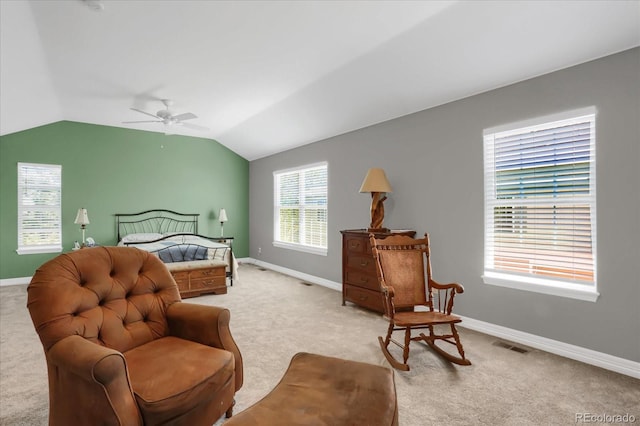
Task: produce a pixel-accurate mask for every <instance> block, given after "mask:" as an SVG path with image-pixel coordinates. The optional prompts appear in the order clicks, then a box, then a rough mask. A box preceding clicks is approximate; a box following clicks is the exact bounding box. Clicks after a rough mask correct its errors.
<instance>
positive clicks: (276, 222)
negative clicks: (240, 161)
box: [273, 161, 329, 256]
mask: <svg viewBox="0 0 640 426" xmlns="http://www.w3.org/2000/svg"><path fill="white" fill-rule="evenodd" d="M321 167H324V169H325V170H326V173H327V192H326V194H325V196H326V204H325V205H324V206H320V207H322V208H324V210H325V211H326V213H325V216H326V217H327V223H326V224H325V227H328V223H329V218H328V212H329V165H328V163H327V162H326V161H323V162H318V163H312V164H306V165H302V166H298V167H292V168H289V169H282V170H276V171H274V172H273V191H274V194H273V201H274V203H273V204H274V210H273V246H274V247H278V248H284V249H288V250H296V251H301V252H305V253H311V254H316V255H320V256H326V255H327V252H328V245H329V244H328V237H329V235H328V229H326V234H325V241H327V245H326V246H325V247H321V246H313V245H309V244H304V243H292V242H288V241H282V240H280V239H279V238H280V208H281V207H282V206H281V205H280V195H279V194H280V191H279V189H280V188H279V186H278V182H279V177H280V176H282V175H286V174H292V173H296V172H297V173H299V174H302V173H304V172H307V171H310V170H313V169H318V168H321ZM300 189H303V186H302V181H301V182H300ZM303 194H304V191H301V196H300V199H301V200H302V199H304V197H303ZM297 207H298V209H300V210H302V212H303V214H304V210H305V209H307V208H313V209H318V207H319V206H318V205H315V204H312V205H309V206H308V207H307V206H306V205H303V204H298V206H297ZM289 208H291V206H289ZM299 232H300V233H299V237H300V239H301V240H303V238H302V237H303V236H304V233H303V228H302V227H300V231H299Z"/></svg>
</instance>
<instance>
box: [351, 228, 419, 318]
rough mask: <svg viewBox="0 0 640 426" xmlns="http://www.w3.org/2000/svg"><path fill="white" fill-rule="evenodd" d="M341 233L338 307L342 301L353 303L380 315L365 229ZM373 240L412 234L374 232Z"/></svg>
mask: <svg viewBox="0 0 640 426" xmlns="http://www.w3.org/2000/svg"><path fill="white" fill-rule="evenodd" d="M340 233H341V234H342V304H343V305H344V304H345V302H346V301H349V302H352V303H355V304H356V305H359V306H362V307H364V308H367V309H371V310H374V311H377V312H382V313H384V302H383V296H382V291H381V290H380V284H379V283H378V276H377V275H376V265H375V261H374V259H373V255H372V254H371V244H370V243H369V231H368V230H367V229H347V230H344V231H340ZM374 234H376V237H378V238H384V237H388V236H390V235H408V236H410V237H413V236H414V235H415V234H416V232H415V231H411V230H402V231H394V230H386V231H382V232H374Z"/></svg>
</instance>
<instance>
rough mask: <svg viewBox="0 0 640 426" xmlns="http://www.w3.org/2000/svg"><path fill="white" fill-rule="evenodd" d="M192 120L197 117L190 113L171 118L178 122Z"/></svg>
mask: <svg viewBox="0 0 640 426" xmlns="http://www.w3.org/2000/svg"><path fill="white" fill-rule="evenodd" d="M194 118H198V116H197V115H195V114H193V113H191V112H185V113H184V114H178V115H174V116H173V119H174V120H178V121H184V120H193V119H194Z"/></svg>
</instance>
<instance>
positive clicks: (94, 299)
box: [27, 247, 242, 426]
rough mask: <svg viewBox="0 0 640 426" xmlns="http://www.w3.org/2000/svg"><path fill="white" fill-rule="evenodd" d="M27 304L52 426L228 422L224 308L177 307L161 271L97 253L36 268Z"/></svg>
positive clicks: (232, 354)
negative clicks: (40, 356)
mask: <svg viewBox="0 0 640 426" xmlns="http://www.w3.org/2000/svg"><path fill="white" fill-rule="evenodd" d="M27 306H28V308H29V312H30V314H31V319H32V320H33V324H34V326H35V328H36V331H37V332H38V335H39V336H40V340H41V341H42V345H43V347H44V352H45V355H46V360H47V368H48V373H49V424H50V425H70V424H101V425H127V426H128V425H143V424H144V425H157V424H171V425H177V424H185V425H208V426H210V425H211V424H213V423H214V422H215V421H216V420H218V419H219V418H220V417H221V416H222V414H223V413H226V414H227V417H230V416H231V414H232V409H233V403H234V401H233V398H234V395H235V392H236V391H238V390H239V389H240V387H241V386H242V357H241V355H240V351H239V350H238V347H237V346H236V343H235V342H234V340H233V337H232V336H231V332H230V330H229V317H230V315H229V311H228V310H227V309H224V308H218V307H212V306H202V305H195V304H187V303H182V302H181V300H180V295H179V293H178V288H177V286H176V283H175V281H174V280H173V278H172V277H171V274H170V273H169V272H168V271H167V268H166V267H165V265H164V264H163V263H162V262H161V261H160V260H159V259H158V258H157V257H155V256H153V255H151V254H149V253H147V252H144V251H141V250H138V249H136V248H129V247H95V248H87V249H82V250H77V251H75V252H73V253H68V254H62V255H60V256H58V257H56V258H54V259H52V260H50V261H49V262H47V263H45V264H44V265H42V266H41V267H40V268H39V269H38V270H37V272H36V274H35V275H34V276H33V279H32V280H31V283H30V284H29V287H28V302H27Z"/></svg>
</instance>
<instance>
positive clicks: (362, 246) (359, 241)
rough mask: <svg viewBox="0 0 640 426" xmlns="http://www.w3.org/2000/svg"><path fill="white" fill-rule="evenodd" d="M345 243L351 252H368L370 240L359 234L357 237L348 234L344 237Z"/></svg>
mask: <svg viewBox="0 0 640 426" xmlns="http://www.w3.org/2000/svg"><path fill="white" fill-rule="evenodd" d="M344 244H345V249H346V250H347V251H348V252H349V253H353V254H356V253H366V252H367V248H368V245H369V240H367V239H365V238H363V237H360V236H357V237H350V236H347V237H345V239H344Z"/></svg>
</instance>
